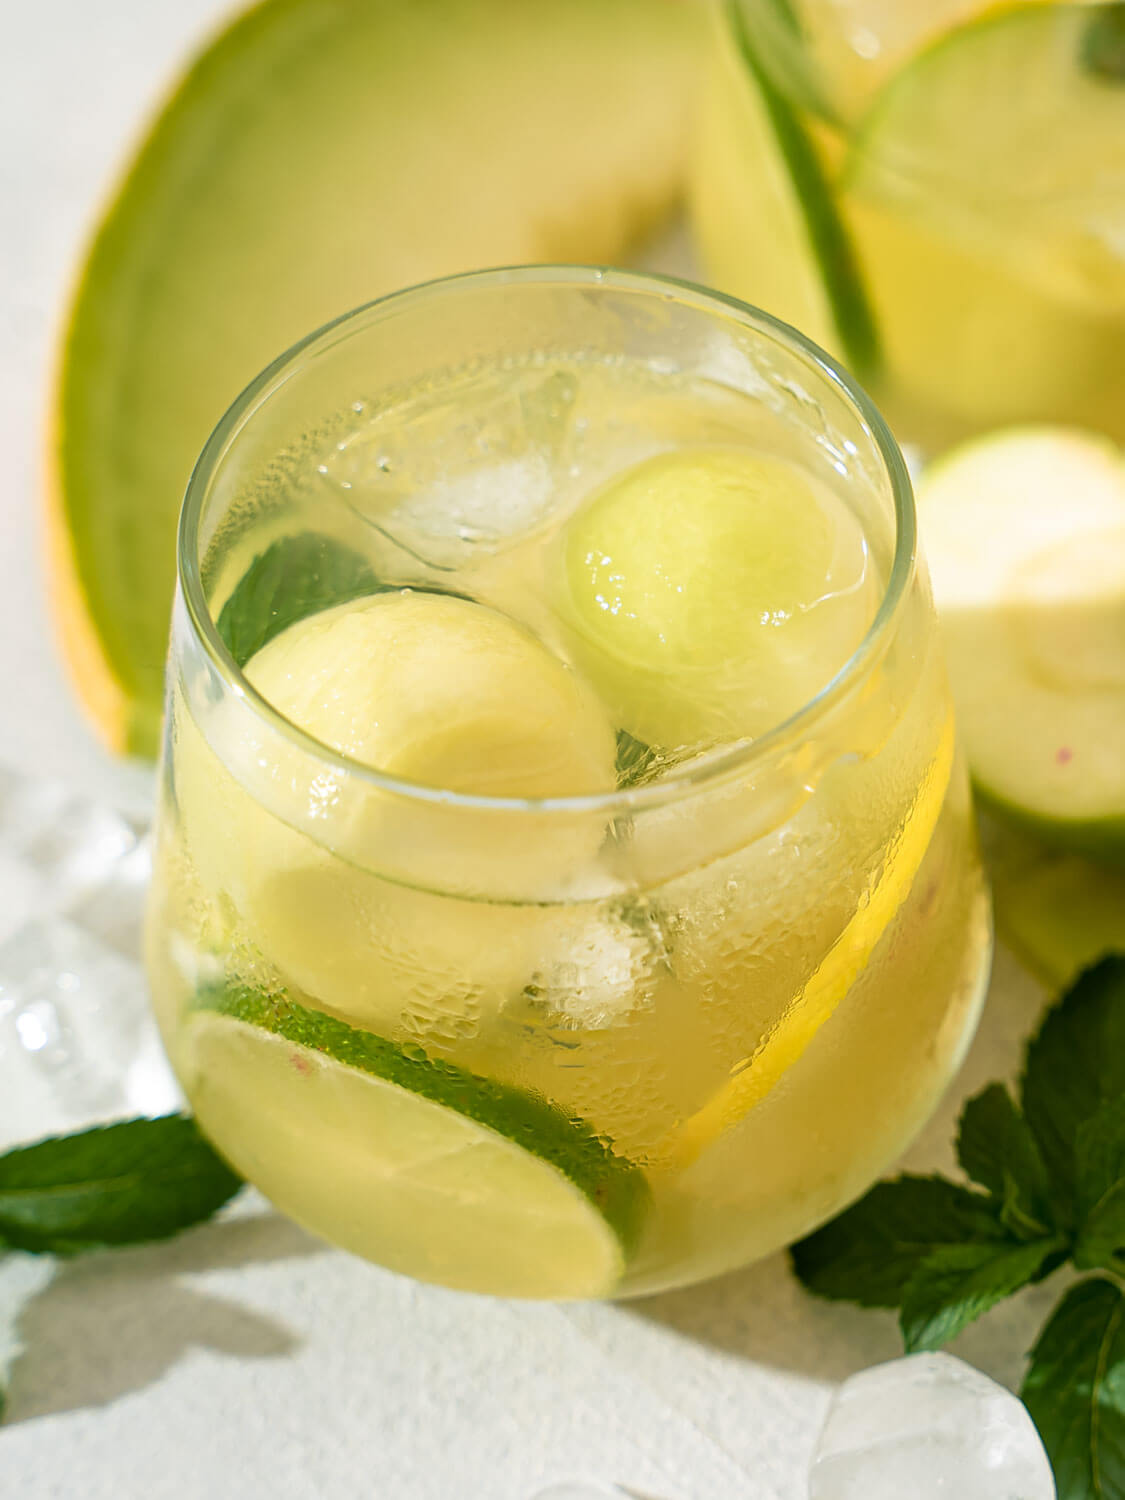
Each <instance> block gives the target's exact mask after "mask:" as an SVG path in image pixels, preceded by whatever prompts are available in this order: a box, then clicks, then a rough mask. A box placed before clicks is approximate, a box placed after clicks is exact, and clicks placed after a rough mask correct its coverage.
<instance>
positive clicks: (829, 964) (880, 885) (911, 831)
mask: <svg viewBox="0 0 1125 1500" xmlns="http://www.w3.org/2000/svg"><path fill="white" fill-rule="evenodd" d="M953 757H954V734H953V723H952V720H950V721H948V722H947V723H946V725H945V728H944V730H943V731H942V736H941V740H940V742H939V744H938V748H937V752H936V754H935V755H934V758H933V760H932V761H931V762H930V766H929V769H928V770H927V772H926V775H925V777H924V779H923V781H922V785H921V787H920V788H919V790H918V795H917V798H916V799H915V803H914V807H913V809H912V810H911V812H910V815H909V817H908V818H907V820H906V821H905V822H904V824H903V826H902V829H901V830H900V832H899V835H898V838H897V840H896V842H895V843H894V845H893V846H892V848H891V849H890V851H889V852H888V854H887V857H886V859H885V860H884V861H883V865H882V867H881V869H880V871H879V873H878V874H877V875H874V876H873V877H872V879H871V882H870V884H869V885H868V888H867V890H866V891H865V892H864V894H863V896H862V897H861V899H860V902H859V905H858V907H857V908H856V910H855V913H854V914H853V916H852V917H851V919H850V921H849V922H848V924H847V926H846V927H845V928H844V930H843V931H842V932H841V933H840V935H839V937H838V938H837V939H836V941H835V943H834V944H833V945H832V947H831V948H830V949H829V951H828V952H827V953H826V954H825V956H824V958H823V959H822V960H821V962H820V964H819V965H818V967H817V968H816V969H815V970H814V971H813V973H812V975H811V976H810V978H809V980H808V982H807V983H806V984H805V986H804V988H803V989H802V990H801V991H800V992H799V993H798V994H797V995H796V996H794V998H793V1000H792V1002H791V1004H790V1005H789V1008H788V1009H787V1010H786V1011H785V1013H784V1015H783V1016H782V1017H781V1019H780V1021H778V1023H777V1025H776V1026H775V1027H774V1028H773V1030H772V1031H771V1032H770V1033H769V1034H768V1035H767V1036H766V1037H765V1039H764V1040H763V1041H762V1043H761V1045H760V1046H759V1048H758V1050H757V1051H756V1052H755V1053H754V1055H753V1056H752V1057H751V1058H749V1059H748V1060H747V1062H746V1063H745V1064H744V1065H743V1066H742V1067H741V1068H740V1069H739V1070H738V1071H737V1072H735V1073H733V1074H732V1075H731V1077H730V1079H729V1080H728V1081H727V1082H726V1083H725V1084H723V1086H722V1088H721V1089H719V1091H718V1093H716V1094H715V1095H714V1096H713V1097H712V1098H711V1099H709V1100H708V1101H707V1103H706V1104H705V1105H704V1106H703V1107H702V1109H699V1110H697V1111H696V1113H695V1114H694V1115H692V1116H690V1118H688V1119H687V1120H685V1121H684V1122H683V1124H681V1125H679V1126H678V1127H677V1128H676V1130H675V1131H674V1132H673V1133H672V1135H671V1136H670V1138H669V1139H668V1140H667V1141H666V1142H665V1145H664V1149H663V1151H662V1152H661V1153H660V1157H661V1159H662V1160H663V1161H665V1162H667V1163H669V1164H670V1165H672V1166H676V1167H686V1166H689V1165H690V1164H691V1163H692V1162H693V1161H694V1160H695V1159H696V1157H698V1156H699V1154H700V1152H702V1151H703V1150H704V1149H705V1148H706V1147H707V1146H709V1145H710V1144H711V1143H712V1142H713V1141H715V1140H717V1139H718V1138H719V1136H721V1135H723V1134H724V1133H725V1132H726V1131H727V1130H729V1129H731V1127H732V1126H734V1125H737V1124H738V1122H739V1121H740V1120H742V1119H744V1118H745V1117H746V1115H748V1114H749V1113H750V1111H751V1110H752V1109H754V1108H755V1106H756V1105H758V1104H760V1103H761V1101H762V1100H763V1099H764V1098H765V1097H766V1095H767V1094H769V1093H770V1092H771V1091H772V1090H773V1089H774V1088H775V1087H776V1086H777V1084H778V1083H780V1082H781V1080H782V1079H783V1078H784V1077H785V1075H786V1073H788V1072H789V1070H790V1068H792V1067H793V1066H794V1065H795V1064H796V1063H798V1062H799V1061H800V1059H801V1057H802V1056H803V1055H804V1053H805V1052H806V1050H807V1049H808V1047H809V1046H810V1044H811V1043H812V1042H813V1040H814V1039H815V1037H816V1035H817V1033H818V1032H819V1031H820V1028H821V1027H822V1026H823V1025H824V1024H825V1022H826V1021H829V1020H831V1018H832V1016H833V1015H834V1014H835V1011H836V1009H837V1007H838V1006H839V1004H840V1002H841V1000H843V999H844V997H845V995H846V994H847V993H848V991H849V990H850V989H851V987H852V985H853V984H854V983H855V982H856V980H857V979H858V978H859V976H860V974H861V973H862V972H863V970H864V969H865V968H866V966H867V963H868V961H869V960H870V958H871V955H872V954H873V953H874V952H875V949H876V948H877V947H878V944H879V940H880V938H882V936H883V934H884V933H885V932H886V930H887V928H888V927H889V926H890V925H891V923H892V922H893V920H894V918H895V917H896V915H897V914H898V911H899V908H900V907H901V906H902V903H903V902H904V901H905V900H906V898H907V896H908V895H909V894H910V890H911V887H912V886H913V884H914V878H915V876H916V875H917V874H918V871H919V869H920V867H921V864H922V861H923V860H924V859H925V857H926V851H927V850H928V849H929V847H930V842H931V840H932V838H933V834H934V829H935V828H936V827H937V821H938V818H939V817H940V816H941V810H942V806H943V805H944V803H945V793H946V790H947V788H948V786H949V780H950V776H951V775H952V771H953Z"/></svg>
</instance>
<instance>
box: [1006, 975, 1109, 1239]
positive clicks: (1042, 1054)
mask: <svg viewBox="0 0 1125 1500" xmlns="http://www.w3.org/2000/svg"><path fill="white" fill-rule="evenodd" d="M1123 1093H1125V959H1122V958H1109V959H1105V960H1103V962H1101V963H1099V964H1097V965H1095V966H1094V968H1092V969H1087V970H1086V972H1085V973H1084V974H1083V975H1081V977H1080V978H1079V979H1078V981H1077V983H1076V984H1075V985H1074V986H1073V988H1072V989H1071V990H1070V991H1069V992H1068V993H1067V994H1066V995H1064V997H1063V998H1062V1000H1061V1001H1060V1002H1059V1003H1058V1005H1056V1006H1055V1007H1054V1008H1053V1009H1052V1010H1051V1011H1049V1012H1048V1014H1047V1018H1046V1020H1045V1021H1044V1022H1043V1025H1042V1027H1041V1028H1040V1030H1039V1033H1038V1035H1037V1036H1035V1037H1034V1038H1033V1040H1032V1041H1031V1043H1030V1045H1029V1046H1028V1049H1027V1062H1026V1065H1025V1068H1024V1075H1023V1086H1022V1095H1021V1103H1022V1106H1023V1114H1024V1118H1025V1119H1026V1121H1027V1123H1028V1124H1029V1125H1030V1126H1031V1130H1032V1133H1033V1134H1034V1136H1035V1139H1036V1142H1037V1144H1038V1147H1039V1152H1040V1155H1041V1156H1042V1158H1043V1161H1044V1163H1045V1164H1046V1167H1047V1172H1048V1175H1049V1177H1050V1182H1051V1199H1052V1204H1053V1206H1054V1212H1055V1221H1056V1223H1058V1224H1059V1225H1061V1226H1063V1227H1071V1226H1073V1224H1074V1222H1075V1213H1076V1208H1075V1173H1076V1164H1075V1149H1076V1146H1077V1139H1078V1131H1079V1128H1080V1127H1081V1125H1082V1124H1083V1123H1084V1121H1086V1120H1088V1119H1090V1117H1091V1116H1092V1115H1094V1114H1096V1113H1097V1111H1098V1109H1099V1108H1100V1107H1101V1104H1102V1101H1103V1100H1106V1099H1117V1098H1120V1096H1121V1095H1122V1094H1123Z"/></svg>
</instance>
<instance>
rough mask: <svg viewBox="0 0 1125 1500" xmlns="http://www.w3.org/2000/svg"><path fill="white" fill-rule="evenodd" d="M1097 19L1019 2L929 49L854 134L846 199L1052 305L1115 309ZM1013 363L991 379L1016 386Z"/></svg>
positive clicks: (1122, 159)
mask: <svg viewBox="0 0 1125 1500" xmlns="http://www.w3.org/2000/svg"><path fill="white" fill-rule="evenodd" d="M1107 14H1109V12H1107V11H1106V10H1105V8H1104V7H1103V6H1101V5H1098V4H1086V5H1067V4H1057V3H1056V4H1047V3H1037V4H1028V3H1025V4H1022V5H1011V6H1004V7H1001V8H1000V9H998V10H996V11H995V12H992V13H990V14H988V15H986V16H984V17H983V18H981V19H980V20H978V21H976V22H975V23H973V24H971V25H967V26H963V27H960V28H958V29H957V30H955V31H952V32H950V33H949V34H948V35H947V36H944V37H942V38H941V40H940V41H938V42H936V43H935V44H934V45H933V46H931V47H930V48H929V49H928V50H927V51H925V52H923V53H922V54H921V55H920V56H919V57H917V58H916V59H915V60H914V61H913V62H912V63H910V64H909V65H908V66H907V67H905V68H904V69H903V70H902V71H901V72H900V73H899V74H898V75H896V77H895V78H893V79H892V80H891V82H890V83H889V84H888V85H887V87H886V88H885V89H884V90H883V92H882V93H881V94H880V96H879V98H878V99H877V100H876V102H875V104H874V105H873V107H872V109H871V110H870V112H869V113H868V115H867V116H866V117H865V119H864V121H863V123H862V124H861V126H860V127H859V129H858V130H857V132H856V135H855V138H854V140H853V144H852V148H851V152H850V155H849V157H848V160H847V162H846V164H845V169H844V182H845V186H846V189H847V191H848V192H849V194H850V195H851V196H852V197H853V198H854V199H855V200H856V201H858V202H859V203H860V204H862V203H864V202H872V203H880V204H884V205H892V206H893V207H894V210H895V212H896V213H898V214H907V215H909V216H911V217H914V218H916V219H918V220H921V221H923V222H925V223H928V224H931V225H932V226H933V228H934V231H935V232H936V233H940V234H941V235H942V236H944V237H946V238H948V239H951V240H960V241H963V242H966V243H971V244H972V245H974V246H977V247H979V248H980V249H981V250H982V252H984V253H986V254H988V255H990V256H993V257H997V256H998V257H1000V258H1001V259H1002V260H1003V261H1004V262H1005V263H1006V265H1007V266H1008V267H1009V270H1010V272H1014V273H1015V274H1017V275H1019V276H1020V277H1021V278H1023V279H1024V280H1026V281H1028V282H1033V283H1035V284H1037V285H1039V286H1041V287H1042V288H1044V289H1046V290H1048V291H1049V292H1050V293H1051V294H1052V295H1055V296H1058V297H1062V298H1065V299H1067V300H1070V301H1071V302H1073V303H1075V304H1077V305H1090V304H1094V305H1095V306H1096V307H1097V308H1098V309H1099V310H1101V311H1103V313H1104V312H1105V311H1106V310H1107V309H1106V304H1107V303H1108V304H1110V306H1111V307H1116V308H1117V309H1118V310H1121V309H1123V308H1125V264H1123V262H1122V257H1121V249H1120V195H1121V191H1122V184H1123V183H1125V81H1123V80H1122V79H1120V78H1114V77H1113V76H1112V75H1110V74H1108V73H1107V71H1106V67H1107V64H1105V62H1104V52H1105V45H1104V44H1103V43H1100V42H1099V36H1100V29H1101V28H1102V26H1103V24H1104V21H1105V17H1106V15H1107ZM943 183H944V184H946V187H945V190H943V186H942V185H943ZM1013 347H1014V346H1013ZM998 354H999V355H1000V357H1001V359H1003V353H1002V351H998ZM1012 363H1013V361H1012V360H1011V359H1009V360H1007V361H1005V362H1004V368H1003V369H1002V370H1001V371H1000V372H999V375H1000V378H1002V379H1005V380H1008V379H1013V378H1014V379H1017V380H1018V379H1019V377H1020V371H1019V370H1018V369H1013V368H1012Z"/></svg>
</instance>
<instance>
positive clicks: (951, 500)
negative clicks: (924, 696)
mask: <svg viewBox="0 0 1125 1500" xmlns="http://www.w3.org/2000/svg"><path fill="white" fill-rule="evenodd" d="M918 508H919V516H920V521H921V528H922V537H923V543H924V548H925V552H926V554H927V556H928V558H929V562H930V568H931V572H932V576H933V584H934V594H935V597H936V599H937V604H938V613H939V616H940V618H941V623H942V633H943V635H944V637H945V643H946V654H947V658H948V661H949V671H950V677H951V680H952V684H953V695H954V699H955V702H956V705H957V712H958V720H959V723H960V727H961V733H962V736H963V740H964V744H965V747H966V750H967V752H968V757H969V765H970V769H971V771H972V773H973V776H974V778H975V780H976V782H977V785H978V787H979V788H980V790H981V791H982V792H983V793H984V794H985V795H986V796H987V797H988V798H989V799H990V800H991V801H992V802H993V803H994V804H995V805H996V806H997V807H998V808H1001V809H1004V810H1006V811H1007V812H1008V813H1009V814H1010V815H1012V816H1014V817H1016V818H1017V819H1020V820H1022V821H1024V822H1026V823H1028V824H1030V825H1032V826H1033V827H1034V828H1035V829H1036V830H1037V831H1038V832H1039V834H1040V835H1041V836H1043V837H1045V838H1047V839H1048V840H1049V841H1051V842H1055V843H1060V844H1064V845H1068V846H1070V847H1073V848H1076V849H1086V850H1089V851H1092V852H1101V853H1103V854H1110V853H1114V852H1116V853H1121V852H1125V463H1123V461H1122V457H1121V455H1120V453H1119V452H1118V451H1117V449H1116V448H1114V447H1113V445H1112V444H1110V443H1108V442H1106V441H1104V440H1103V439H1100V438H1096V437H1093V436H1091V435H1089V434H1087V433H1082V432H1077V431H1070V430H1068V429H1063V428H1040V429H1032V428H1026V429H1020V430H1015V431H1011V432H1006V433H1001V434H997V435H995V436H992V437H988V438H982V439H980V440H978V441H976V442H973V443H969V444H967V445H965V446H964V447H962V448H960V449H958V450H957V451H956V452H954V453H952V454H950V455H949V456H948V457H947V458H945V459H943V460H942V461H941V462H940V463H938V464H936V465H935V466H934V467H933V468H931V469H930V470H929V472H928V473H927V474H925V475H924V476H923V480H922V483H921V485H920V486H919V492H918Z"/></svg>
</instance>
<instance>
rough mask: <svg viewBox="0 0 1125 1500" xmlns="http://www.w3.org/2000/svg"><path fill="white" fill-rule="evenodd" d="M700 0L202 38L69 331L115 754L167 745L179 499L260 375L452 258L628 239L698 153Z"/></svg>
mask: <svg viewBox="0 0 1125 1500" xmlns="http://www.w3.org/2000/svg"><path fill="white" fill-rule="evenodd" d="M700 29H701V25H700V7H698V6H696V5H693V4H689V3H684V0H542V3H537V4H535V5H512V4H510V3H507V0H430V3H427V4H404V3H401V0H333V3H332V4H330V5H325V4H324V3H323V0H266V3H264V4H260V5H256V6H254V7H253V8H252V9H251V10H250V11H248V12H247V13H246V14H245V15H244V16H242V17H241V18H240V19H238V20H236V21H235V22H234V23H233V25H231V26H230V27H229V29H227V30H226V31H225V32H224V33H223V34H222V35H221V36H219V37H218V38H217V39H216V40H215V41H214V42H213V43H212V45H211V46H210V47H209V48H207V50H206V51H205V52H204V53H203V54H202V55H201V56H200V57H199V58H197V59H196V61H195V62H194V64H193V65H192V67H191V68H190V70H189V71H188V72H187V74H186V75H185V77H184V78H183V79H182V81H181V82H180V83H179V84H178V85H177V87H176V89H175V92H174V93H173V95H172V97H171V99H170V100H169V102H168V103H167V105H166V106H165V108H164V110H163V111H162V113H161V114H160V116H159V118H158V119H157V120H156V121H155V123H154V124H153V126H152V128H151V130H150V131H149V134H148V136H147V138H146V139H145V141H144V142H143V144H142V145H141V147H140V149H139V151H138V152H137V155H136V156H135V158H134V160H133V162H132V164H131V166H130V168H129V170H128V173H127V175H126V176H125V179H124V182H123V183H122V185H121V187H120V188H119V189H118V191H117V194H116V196H115V197H114V200H113V202H112V204H111V205H110V207H109V209H108V212H107V213H106V215H105V217H104V219H103V220H102V223H101V225H100V227H99V229H98V231H97V234H96V237H95V239H94V242H93V245H92V247H91V250H90V254H89V258H88V260H87V262H86V265H85V267H84V269H83V271H82V273H81V276H80V279H79V282H78V287H77V291H76V295H75V298H74V302H73V306H72V308H71V311H70V316H69V321H68V326H67V330H66V338H65V345H64V349H63V353H62V362H61V370H60V376H59V380H58V386H57V390H56V393H55V401H54V421H53V434H52V438H51V451H50V464H51V470H52V472H51V478H50V486H49V523H50V540H51V568H52V575H53V591H54V597H55V612H56V617H57V620H58V622H59V627H60V631H61V635H62V638H63V643H64V648H65V651H66V655H67V658H68V661H69V664H70V667H71V670H72V675H73V677H74V681H75V685H76V687H77V689H78V691H79V693H80V694H81V696H82V699H83V701H84V703H85V705H86V707H87V708H88V710H89V711H90V712H91V714H92V716H93V718H94V720H95V721H96V723H97V725H98V726H99V727H100V730H101V732H102V734H103V736H104V738H105V739H106V740H107V741H108V742H109V743H110V744H111V745H112V746H113V747H114V748H116V749H119V750H127V751H133V752H139V753H145V754H147V753H151V752H152V751H153V750H154V748H155V744H156V731H157V725H158V722H159V717H160V709H161V677H162V672H163V664H164V654H165V643H166V639H167V625H168V616H169V609H170V604H171V596H172V583H173V572H174V538H175V524H176V515H177V512H178V509H179V504H180V500H181V498H182V496H183V492H184V487H185V484H186V482H187V478H188V474H189V472H190V469H191V465H192V463H193V462H194V459H195V457H196V455H197V454H198V452H199V451H200V449H201V447H202V445H203V443H204V441H205V439H206V437H207V434H208V432H209V431H210V429H211V427H212V426H213V425H214V423H215V421H216V420H217V418H218V417H219V416H220V415H221V414H222V412H223V410H224V409H225V407H226V406H227V405H228V404H229V403H230V401H231V400H233V398H234V397H235V396H236V395H237V394H238V392H239V390H240V389H241V388H242V386H243V385H244V384H246V382H247V381H248V380H250V379H251V378H252V377H253V376H254V375H255V374H256V373H257V371H258V370H259V369H261V368H262V367H263V366H264V365H265V364H266V363H268V361H269V360H271V359H273V358H274V357H275V356H276V355H278V354H279V353H281V351H282V350H283V349H284V348H286V346H287V345H289V344H290V343H292V342H293V341H294V340H295V339H297V338H299V337H301V336H302V335H304V334H305V333H307V332H309V331H310V330H311V329H312V328H314V327H316V326H317V325H318V324H320V323H322V322H324V321H325V320H326V319H328V318H330V317H333V316H335V315H336V314H339V313H342V312H344V311H346V310H347V309H348V308H349V307H352V306H355V305H357V304H359V303H361V302H364V301H367V300H369V299H371V298H373V297H376V296H378V295H380V294H382V293H385V292H389V291H392V290H394V289H396V288H398V287H401V286H405V285H408V284H412V283H415V282H418V281H424V280H426V279H427V278H429V277H433V276H437V275H442V274H445V273H449V272H454V271H461V270H468V269H472V268H476V267H481V266H486V265H496V264H512V263H514V262H521V261H538V260H586V261H613V260H619V259H621V257H622V256H623V255H624V254H625V252H626V251H627V249H628V248H629V245H630V242H631V241H632V240H633V239H634V237H635V236H636V235H638V234H639V233H641V232H642V231H644V230H645V229H646V227H648V226H649V225H650V223H651V222H652V221H654V220H655V219H656V218H657V217H658V216H659V215H660V214H661V213H662V212H663V211H664V210H665V209H666V208H667V207H668V206H669V204H670V202H671V201H672V200H673V199H674V197H675V195H676V193H677V191H678V188H679V186H680V183H681V180H682V176H683V157H684V146H685V140H686V135H687V119H688V115H689V106H690V98H691V95H692V93H693V88H694V84H695V79H696V71H697V59H698V55H699V49H698V47H697V41H698V39H699V35H700Z"/></svg>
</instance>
